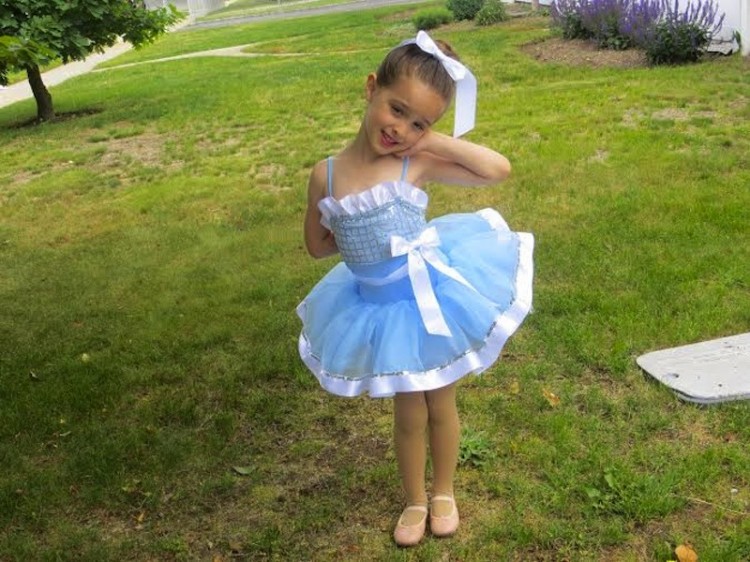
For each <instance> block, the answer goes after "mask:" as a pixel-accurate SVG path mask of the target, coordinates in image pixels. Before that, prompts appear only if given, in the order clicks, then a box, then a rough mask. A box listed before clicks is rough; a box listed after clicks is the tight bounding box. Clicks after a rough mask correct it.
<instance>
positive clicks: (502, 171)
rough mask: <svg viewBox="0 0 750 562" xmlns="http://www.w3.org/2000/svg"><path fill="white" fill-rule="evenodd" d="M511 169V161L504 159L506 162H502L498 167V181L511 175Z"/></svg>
mask: <svg viewBox="0 0 750 562" xmlns="http://www.w3.org/2000/svg"><path fill="white" fill-rule="evenodd" d="M510 170H511V167H510V161H509V160H507V159H504V162H502V164H500V166H498V169H497V181H498V182H501V181H504V180H506V179H508V176H510Z"/></svg>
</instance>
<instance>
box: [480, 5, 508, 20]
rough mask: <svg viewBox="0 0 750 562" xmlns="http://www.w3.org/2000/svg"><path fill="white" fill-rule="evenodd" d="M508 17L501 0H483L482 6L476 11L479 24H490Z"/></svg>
mask: <svg viewBox="0 0 750 562" xmlns="http://www.w3.org/2000/svg"><path fill="white" fill-rule="evenodd" d="M507 19H508V12H507V11H506V9H505V3H504V2H503V1H502V0H485V2H484V6H482V9H481V10H479V12H478V13H477V23H478V24H479V25H492V24H493V23H500V22H501V21H505V20H507Z"/></svg>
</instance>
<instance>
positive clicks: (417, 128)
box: [413, 123, 424, 131]
mask: <svg viewBox="0 0 750 562" xmlns="http://www.w3.org/2000/svg"><path fill="white" fill-rule="evenodd" d="M413 126H414V128H415V129H416V130H417V131H424V125H422V123H414V125H413Z"/></svg>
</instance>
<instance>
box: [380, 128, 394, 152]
mask: <svg viewBox="0 0 750 562" xmlns="http://www.w3.org/2000/svg"><path fill="white" fill-rule="evenodd" d="M380 142H381V143H382V144H383V146H384V147H385V148H391V147H394V146H396V145H397V144H398V143H397V142H396V141H395V140H393V139H392V138H391V137H390V136H389V135H388V133H386V132H385V131H383V132H382V133H381V134H380Z"/></svg>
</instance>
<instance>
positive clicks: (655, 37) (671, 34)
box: [645, 21, 711, 64]
mask: <svg viewBox="0 0 750 562" xmlns="http://www.w3.org/2000/svg"><path fill="white" fill-rule="evenodd" d="M710 42H711V34H710V33H709V32H708V31H707V30H706V29H704V28H701V27H700V26H699V25H696V24H690V23H681V22H680V23H679V24H675V23H674V22H670V21H666V22H661V23H659V24H657V25H656V27H655V28H654V29H653V31H652V32H651V33H650V35H649V37H648V40H647V42H646V45H645V51H646V58H647V59H648V62H649V63H651V64H684V63H687V62H697V61H698V60H699V59H700V58H701V56H702V55H703V53H704V52H705V50H706V48H707V47H708V45H709V43H710Z"/></svg>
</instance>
